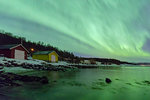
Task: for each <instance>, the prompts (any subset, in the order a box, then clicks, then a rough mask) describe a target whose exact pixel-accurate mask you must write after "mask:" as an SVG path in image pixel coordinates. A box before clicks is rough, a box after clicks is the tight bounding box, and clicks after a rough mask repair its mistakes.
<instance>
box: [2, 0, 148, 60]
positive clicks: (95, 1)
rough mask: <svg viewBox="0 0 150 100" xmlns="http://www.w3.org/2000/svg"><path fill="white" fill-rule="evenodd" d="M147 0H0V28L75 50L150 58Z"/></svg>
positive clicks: (119, 56)
mask: <svg viewBox="0 0 150 100" xmlns="http://www.w3.org/2000/svg"><path fill="white" fill-rule="evenodd" d="M149 4H150V0H13V1H12V0H0V29H3V30H5V31H9V32H11V33H13V34H14V35H19V36H24V37H26V38H27V39H28V40H31V41H43V42H45V43H49V44H51V45H53V46H56V47H58V48H60V49H62V50H67V51H70V52H74V53H75V54H78V55H85V56H93V57H105V58H117V59H120V60H127V61H144V62H150V6H149Z"/></svg>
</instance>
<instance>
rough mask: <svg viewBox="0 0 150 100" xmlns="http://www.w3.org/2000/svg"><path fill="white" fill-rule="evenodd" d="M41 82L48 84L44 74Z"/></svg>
mask: <svg viewBox="0 0 150 100" xmlns="http://www.w3.org/2000/svg"><path fill="white" fill-rule="evenodd" d="M41 83H42V84H48V79H47V77H45V76H44V77H42V78H41Z"/></svg>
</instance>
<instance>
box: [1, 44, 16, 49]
mask: <svg viewBox="0 0 150 100" xmlns="http://www.w3.org/2000/svg"><path fill="white" fill-rule="evenodd" d="M16 46H18V44H9V45H0V49H10V48H13V47H16Z"/></svg>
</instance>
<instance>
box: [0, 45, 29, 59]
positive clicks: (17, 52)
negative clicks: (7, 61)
mask: <svg viewBox="0 0 150 100" xmlns="http://www.w3.org/2000/svg"><path fill="white" fill-rule="evenodd" d="M28 53H29V51H28V50H27V49H26V48H25V47H24V46H23V45H22V44H10V45H0V55H3V56H4V57H7V58H13V59H22V60H23V59H27V54H28Z"/></svg>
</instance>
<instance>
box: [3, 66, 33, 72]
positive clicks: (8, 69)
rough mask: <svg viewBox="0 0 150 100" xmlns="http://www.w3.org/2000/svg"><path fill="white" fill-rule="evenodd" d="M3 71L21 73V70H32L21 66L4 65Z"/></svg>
mask: <svg viewBox="0 0 150 100" xmlns="http://www.w3.org/2000/svg"><path fill="white" fill-rule="evenodd" d="M3 71H4V72H13V73H21V72H27V71H33V69H25V68H22V67H4V68H3Z"/></svg>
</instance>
